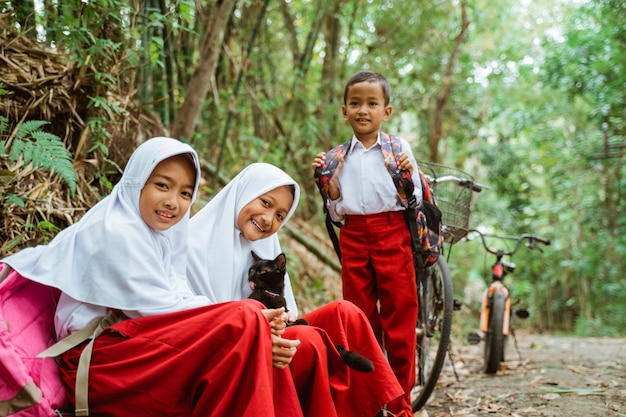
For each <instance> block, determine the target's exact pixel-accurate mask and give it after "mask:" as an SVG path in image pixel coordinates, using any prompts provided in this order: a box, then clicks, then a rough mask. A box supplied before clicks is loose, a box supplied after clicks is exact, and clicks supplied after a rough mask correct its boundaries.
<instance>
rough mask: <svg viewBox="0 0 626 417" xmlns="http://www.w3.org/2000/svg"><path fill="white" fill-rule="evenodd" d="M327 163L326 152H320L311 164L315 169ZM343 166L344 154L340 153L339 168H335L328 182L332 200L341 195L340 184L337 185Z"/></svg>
mask: <svg viewBox="0 0 626 417" xmlns="http://www.w3.org/2000/svg"><path fill="white" fill-rule="evenodd" d="M325 164H326V152H320V153H318V154H317V156H316V157H315V159H314V160H313V164H311V166H312V167H313V169H314V170H315V169H316V168H319V167H323V166H325ZM341 167H343V155H339V162H338V164H337V168H335V172H334V173H333V176H332V178H331V179H330V182H329V183H328V196H329V197H330V199H331V200H336V199H338V198H339V197H340V196H341V193H340V192H339V186H338V185H337V181H338V178H339V177H338V176H337V175H339V171H341Z"/></svg>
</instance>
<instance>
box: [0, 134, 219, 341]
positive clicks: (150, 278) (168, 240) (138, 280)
mask: <svg viewBox="0 0 626 417" xmlns="http://www.w3.org/2000/svg"><path fill="white" fill-rule="evenodd" d="M184 153H189V154H191V155H193V159H194V164H195V166H196V184H195V188H194V196H195V195H196V191H197V188H198V183H199V179H200V168H199V164H198V157H197V154H196V152H195V151H194V150H193V148H191V147H190V146H189V145H186V144H184V143H183V142H180V141H178V140H176V139H171V138H165V137H158V138H153V139H150V140H148V141H146V142H144V143H143V144H141V145H140V146H139V147H138V148H137V149H136V150H135V152H133V154H132V156H131V158H130V159H129V161H128V163H127V166H126V169H125V170H124V173H123V175H122V178H121V180H120V182H119V183H118V184H117V185H116V186H115V187H114V188H113V190H112V192H111V194H110V195H108V196H107V197H105V198H104V199H102V200H101V201H100V202H98V203H97V204H96V205H95V206H94V207H93V208H91V209H90V210H89V211H88V212H87V213H85V215H84V216H83V218H82V219H80V221H78V222H77V223H75V224H73V225H71V226H70V227H68V228H66V229H64V230H63V231H61V232H60V233H59V234H58V235H57V236H56V237H55V238H54V239H53V240H52V241H51V242H50V243H49V244H47V245H40V246H36V247H33V248H27V249H23V250H21V251H20V252H18V253H16V254H14V255H12V256H9V257H7V258H5V259H3V260H2V262H5V263H7V264H9V265H10V266H11V267H12V268H13V269H15V270H16V271H18V272H19V273H20V274H21V275H22V276H24V277H26V278H29V279H31V280H33V281H37V282H39V283H41V284H45V285H49V286H52V287H55V288H58V289H60V290H61V291H62V293H63V294H64V295H63V296H62V298H61V299H60V304H59V306H58V308H57V317H56V324H57V333H58V335H59V336H61V337H62V336H64V335H65V334H67V333H68V331H70V332H71V331H74V330H78V329H80V328H82V327H83V326H84V325H85V324H87V323H88V322H89V321H91V320H92V319H94V318H96V317H98V316H100V315H102V314H103V312H106V309H107V308H113V309H120V310H123V311H124V313H125V314H126V315H127V316H129V317H141V316H149V315H155V314H160V313H168V312H174V311H180V310H184V309H187V308H193V307H199V306H203V305H208V304H209V300H208V299H207V298H206V297H202V296H197V295H195V294H194V293H193V292H192V291H191V289H190V288H189V285H188V284H187V282H186V277H185V263H186V259H185V253H186V243H187V231H188V222H189V210H188V211H187V213H185V214H184V218H183V219H181V220H180V221H179V222H178V223H177V224H176V225H174V226H173V227H171V228H170V229H168V230H167V231H164V232H157V231H154V230H152V229H150V228H149V227H148V226H147V225H146V224H145V223H144V222H143V220H142V218H141V214H140V212H139V198H140V195H141V190H142V188H143V187H144V185H145V183H146V181H147V179H148V177H149V176H150V174H151V173H152V171H153V170H154V168H155V167H156V166H157V164H158V163H159V162H161V161H163V160H164V159H167V158H169V157H171V156H174V155H179V154H184Z"/></svg>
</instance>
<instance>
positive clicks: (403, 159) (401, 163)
mask: <svg viewBox="0 0 626 417" xmlns="http://www.w3.org/2000/svg"><path fill="white" fill-rule="evenodd" d="M398 168H400V170H401V171H409V174H411V175H413V164H411V161H410V160H409V157H408V155H407V154H405V153H404V152H401V153H399V154H398Z"/></svg>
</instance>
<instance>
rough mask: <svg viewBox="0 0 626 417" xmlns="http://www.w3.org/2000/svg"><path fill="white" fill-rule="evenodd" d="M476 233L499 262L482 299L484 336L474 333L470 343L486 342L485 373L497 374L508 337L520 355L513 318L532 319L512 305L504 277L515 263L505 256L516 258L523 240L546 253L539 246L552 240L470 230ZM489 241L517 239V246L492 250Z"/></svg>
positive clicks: (481, 326) (495, 264)
mask: <svg viewBox="0 0 626 417" xmlns="http://www.w3.org/2000/svg"><path fill="white" fill-rule="evenodd" d="M469 232H475V233H477V234H478V235H479V236H480V238H481V241H482V244H483V247H484V248H485V250H486V251H487V252H488V253H491V254H493V255H495V256H496V262H495V263H494V264H493V266H492V267H491V273H492V282H491V284H490V285H489V287H488V288H487V289H485V291H484V293H483V296H482V306H481V313H480V331H481V332H482V333H483V334H484V335H485V337H484V338H483V337H481V336H480V334H478V333H476V332H472V333H470V334H469V335H468V336H467V341H468V342H469V343H470V344H474V345H476V344H478V343H480V342H481V341H484V342H485V350H484V372H485V373H487V374H496V373H497V372H498V368H499V366H500V363H501V362H504V361H505V347H506V343H507V339H508V336H509V334H511V335H512V336H513V340H514V342H515V348H516V350H517V352H518V354H519V355H520V360H521V354H520V353H519V349H518V346H517V339H516V338H515V328H514V320H513V319H514V317H518V318H521V319H526V318H528V317H529V314H530V313H529V311H528V310H527V309H526V308H524V307H520V308H514V307H513V306H511V298H510V291H509V289H508V288H507V287H506V286H505V285H504V277H505V276H506V275H508V274H510V273H512V272H513V271H515V264H514V263H513V262H507V261H505V260H504V259H503V257H504V256H509V257H513V255H514V254H515V252H517V250H518V249H519V247H520V245H521V243H522V242H523V241H524V240H528V243H527V245H526V246H527V247H528V248H529V249H531V250H532V249H537V250H538V251H540V252H542V253H543V249H542V248H541V247H540V246H538V243H541V244H544V245H550V240H549V239H545V238H541V237H537V236H535V235H531V234H522V235H519V236H504V235H493V234H486V233H483V232H481V231H479V230H476V229H471V230H468V233H469ZM486 238H497V239H505V240H507V239H508V240H514V241H515V246H514V247H513V249H512V250H508V251H506V250H503V249H492V248H491V247H489V246H488V245H487V241H486Z"/></svg>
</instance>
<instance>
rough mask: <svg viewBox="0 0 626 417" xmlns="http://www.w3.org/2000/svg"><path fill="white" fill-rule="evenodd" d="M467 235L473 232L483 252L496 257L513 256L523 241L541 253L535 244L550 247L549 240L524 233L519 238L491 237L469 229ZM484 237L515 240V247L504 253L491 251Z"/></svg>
mask: <svg viewBox="0 0 626 417" xmlns="http://www.w3.org/2000/svg"><path fill="white" fill-rule="evenodd" d="M467 232H468V233H470V232H475V233H478V234H479V235H480V239H481V241H482V243H483V247H484V248H485V250H486V251H487V252H489V253H492V254H494V255H496V256H504V255H508V256H513V254H514V253H515V252H517V250H518V249H519V247H520V245H521V243H522V241H524V240H525V239H528V244H527V245H526V246H527V247H528V248H529V249H537V250H538V251H539V252H543V249H541V247H539V246H537V243H543V244H544V245H546V246H548V245H550V239H546V238H542V237H539V236H535V235H531V234H528V233H524V234H522V235H519V236H507V235H493V234H487V233H483V232H481V231H480V230H477V229H469V230H468V231H467ZM486 237H495V238H498V239H508V240H515V241H516V242H515V247H514V248H513V249H512V250H509V251H504V250H502V249H498V250H495V249H491V248H490V247H489V246H488V245H487V241H486V240H485V238H486Z"/></svg>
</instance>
